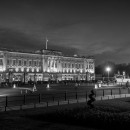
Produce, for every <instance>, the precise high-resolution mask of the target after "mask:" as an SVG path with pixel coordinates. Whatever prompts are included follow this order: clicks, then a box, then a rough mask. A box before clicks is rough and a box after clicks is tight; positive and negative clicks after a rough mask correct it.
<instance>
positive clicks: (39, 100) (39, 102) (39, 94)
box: [39, 94, 41, 103]
mask: <svg viewBox="0 0 130 130" xmlns="http://www.w3.org/2000/svg"><path fill="white" fill-rule="evenodd" d="M40 102H41V94H39V103H40Z"/></svg>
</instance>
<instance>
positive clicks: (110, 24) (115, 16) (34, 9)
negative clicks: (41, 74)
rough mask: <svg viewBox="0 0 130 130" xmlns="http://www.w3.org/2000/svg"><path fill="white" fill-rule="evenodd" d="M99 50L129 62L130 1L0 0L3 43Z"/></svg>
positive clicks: (100, 58) (100, 56) (102, 57)
mask: <svg viewBox="0 0 130 130" xmlns="http://www.w3.org/2000/svg"><path fill="white" fill-rule="evenodd" d="M46 36H47V38H48V40H49V42H48V44H49V45H48V47H49V49H53V50H55V49H56V50H60V51H63V53H66V54H68V55H70V54H75V53H76V54H79V55H86V56H88V55H94V56H95V59H96V64H101V63H102V62H106V61H114V62H115V63H124V62H126V63H129V62H130V58H129V57H130V3H128V1H124V0H122V1H119V0H118V1H116V0H111V1H110V0H108V1H106V0H95V1H94V0H59V1H58V0H41V1H40V0H16V1H14V0H8V1H7V0H3V1H2V0H1V1H0V47H1V48H12V49H18V50H27V51H32V50H38V49H42V48H45V37H46Z"/></svg>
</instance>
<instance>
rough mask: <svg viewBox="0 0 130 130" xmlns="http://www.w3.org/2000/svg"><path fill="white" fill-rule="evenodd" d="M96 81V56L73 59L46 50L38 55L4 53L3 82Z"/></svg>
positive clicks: (1, 58)
mask: <svg viewBox="0 0 130 130" xmlns="http://www.w3.org/2000/svg"><path fill="white" fill-rule="evenodd" d="M94 79H95V62H94V58H93V57H78V56H77V55H75V56H72V57H69V56H64V55H63V54H62V52H59V51H54V50H44V49H43V50H38V51H36V52H34V53H29V52H28V53H26V52H18V51H9V50H1V51H0V82H5V81H9V82H12V81H22V82H28V81H30V80H31V81H48V80H55V81H61V80H94Z"/></svg>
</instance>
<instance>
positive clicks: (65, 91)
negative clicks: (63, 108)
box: [65, 91, 66, 101]
mask: <svg viewBox="0 0 130 130" xmlns="http://www.w3.org/2000/svg"><path fill="white" fill-rule="evenodd" d="M65 101H66V91H65Z"/></svg>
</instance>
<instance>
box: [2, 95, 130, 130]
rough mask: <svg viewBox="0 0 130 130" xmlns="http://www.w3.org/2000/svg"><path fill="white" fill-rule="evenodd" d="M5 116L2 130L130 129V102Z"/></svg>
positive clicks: (118, 100) (126, 99)
mask: <svg viewBox="0 0 130 130" xmlns="http://www.w3.org/2000/svg"><path fill="white" fill-rule="evenodd" d="M94 105H95V108H93V109H90V108H88V106H87V105H86V103H79V104H70V105H64V106H53V107H49V108H36V109H28V110H21V111H10V112H1V116H0V130H8V129H9V130H36V129H37V130H86V129H87V130H97V129H107V128H108V129H112V128H117V127H118V129H119V128H120V129H124V128H125V129H129V128H130V98H123V99H113V100H107V101H96V102H95V103H94Z"/></svg>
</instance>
